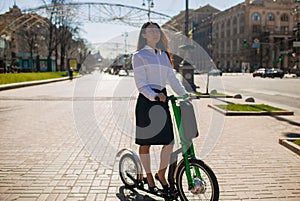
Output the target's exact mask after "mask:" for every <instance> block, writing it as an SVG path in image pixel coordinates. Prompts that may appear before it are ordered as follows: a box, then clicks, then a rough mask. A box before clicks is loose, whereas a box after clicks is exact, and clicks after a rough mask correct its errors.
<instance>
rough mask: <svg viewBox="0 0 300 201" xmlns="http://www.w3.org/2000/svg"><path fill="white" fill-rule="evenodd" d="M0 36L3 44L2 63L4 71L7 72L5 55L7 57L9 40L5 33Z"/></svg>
mask: <svg viewBox="0 0 300 201" xmlns="http://www.w3.org/2000/svg"><path fill="white" fill-rule="evenodd" d="M1 38H2V39H3V41H4V46H3V63H4V73H6V72H7V62H8V60H7V57H8V48H9V43H8V41H9V40H10V36H9V35H7V34H5V33H4V34H2V35H1Z"/></svg>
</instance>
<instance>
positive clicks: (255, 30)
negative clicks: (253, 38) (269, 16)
mask: <svg viewBox="0 0 300 201" xmlns="http://www.w3.org/2000/svg"><path fill="white" fill-rule="evenodd" d="M252 32H253V33H261V26H260V25H253V26H252Z"/></svg>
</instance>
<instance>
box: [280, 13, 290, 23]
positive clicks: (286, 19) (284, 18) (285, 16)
mask: <svg viewBox="0 0 300 201" xmlns="http://www.w3.org/2000/svg"><path fill="white" fill-rule="evenodd" d="M281 21H282V22H288V21H289V16H288V15H287V14H283V15H281Z"/></svg>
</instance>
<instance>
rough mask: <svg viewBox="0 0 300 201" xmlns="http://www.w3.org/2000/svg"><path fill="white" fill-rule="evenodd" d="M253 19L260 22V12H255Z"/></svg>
mask: <svg viewBox="0 0 300 201" xmlns="http://www.w3.org/2000/svg"><path fill="white" fill-rule="evenodd" d="M251 19H252V21H256V22H258V21H260V15H259V14H258V13H254V14H253V15H252V18H251Z"/></svg>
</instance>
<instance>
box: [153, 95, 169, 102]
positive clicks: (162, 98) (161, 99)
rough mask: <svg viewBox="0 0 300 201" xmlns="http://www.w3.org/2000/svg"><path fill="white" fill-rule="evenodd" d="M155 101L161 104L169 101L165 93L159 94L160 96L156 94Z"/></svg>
mask: <svg viewBox="0 0 300 201" xmlns="http://www.w3.org/2000/svg"><path fill="white" fill-rule="evenodd" d="M155 100H157V101H161V102H164V103H165V102H166V101H167V97H166V96H165V94H163V93H158V94H156V96H155Z"/></svg>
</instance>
